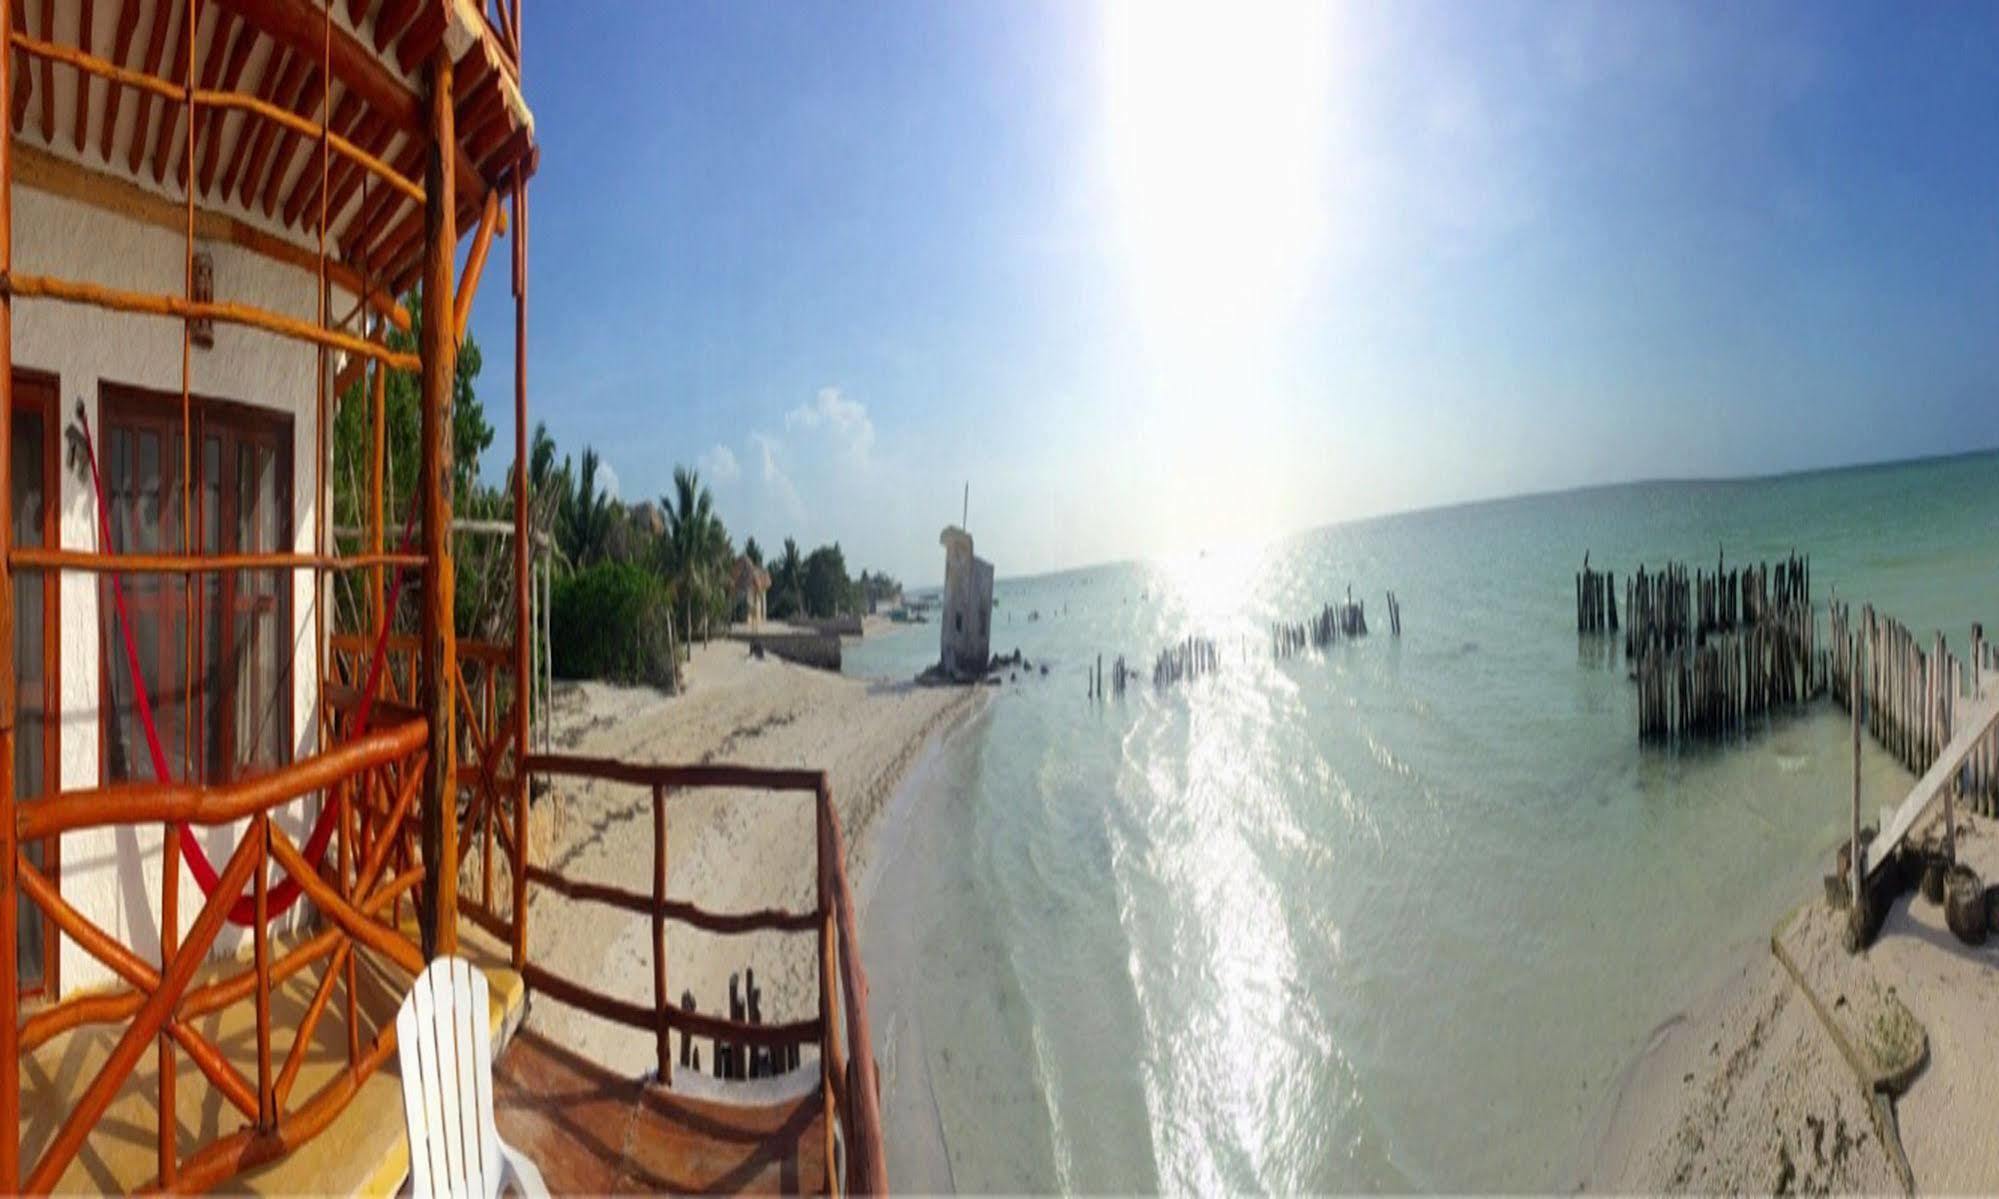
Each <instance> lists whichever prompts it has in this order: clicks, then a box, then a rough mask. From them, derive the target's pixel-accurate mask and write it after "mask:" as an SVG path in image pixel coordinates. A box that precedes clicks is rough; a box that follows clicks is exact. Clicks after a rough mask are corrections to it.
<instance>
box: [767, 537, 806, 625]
mask: <svg viewBox="0 0 1999 1199" xmlns="http://www.w3.org/2000/svg"><path fill="white" fill-rule="evenodd" d="M767 603H768V605H769V608H770V618H771V619H772V620H787V619H789V618H791V617H793V616H796V615H798V614H799V612H800V611H801V610H802V609H803V608H804V607H805V560H804V559H803V558H802V557H800V556H799V553H798V542H797V541H795V540H793V539H792V538H789V537H787V538H785V539H784V553H783V555H782V556H780V557H779V558H778V559H777V561H776V562H775V563H774V564H773V566H772V569H771V572H770V596H769V598H768V600H767Z"/></svg>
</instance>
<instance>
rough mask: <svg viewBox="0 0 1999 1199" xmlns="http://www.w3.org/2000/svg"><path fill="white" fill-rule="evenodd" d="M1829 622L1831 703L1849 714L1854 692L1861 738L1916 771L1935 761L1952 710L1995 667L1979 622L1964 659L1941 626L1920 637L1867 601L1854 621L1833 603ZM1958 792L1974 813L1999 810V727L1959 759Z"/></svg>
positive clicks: (1996, 658)
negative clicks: (1868, 738) (1948, 642)
mask: <svg viewBox="0 0 1999 1199" xmlns="http://www.w3.org/2000/svg"><path fill="white" fill-rule="evenodd" d="M1828 624H1829V631H1830V634H1831V640H1832V648H1831V651H1830V653H1829V662H1828V667H1827V674H1828V676H1829V679H1830V685H1829V688H1828V690H1829V691H1830V693H1831V695H1832V698H1833V701H1834V702H1835V703H1837V704H1839V706H1840V707H1841V708H1843V709H1845V710H1847V711H1849V712H1850V711H1852V710H1853V704H1854V702H1855V698H1856V695H1857V697H1858V699H1859V702H1860V705H1861V713H1862V715H1863V716H1864V718H1865V719H1864V721H1863V723H1864V725H1865V727H1866V729H1867V733H1868V735H1869V736H1871V737H1873V738H1874V741H1875V743H1876V744H1878V745H1879V746H1881V748H1882V749H1884V750H1886V751H1887V752H1888V753H1889V754H1891V755H1892V756H1893V757H1894V758H1895V760H1896V761H1898V762H1900V763H1901V764H1902V765H1903V766H1905V767H1907V768H1908V769H1909V771H1910V772H1912V773H1914V774H1917V775H1920V774H1922V773H1923V772H1924V771H1926V770H1928V769H1929V768H1930V766H1931V765H1933V764H1934V763H1935V762H1936V760H1937V758H1938V756H1939V755H1941V754H1942V753H1943V750H1944V747H1945V746H1947V745H1949V744H1950V741H1951V738H1952V737H1953V736H1954V735H1955V733H1956V729H1957V724H1958V717H1959V714H1960V713H1961V712H1962V711H1963V710H1964V709H1965V708H1966V706H1968V705H1969V704H1970V703H1971V702H1972V701H1974V700H1975V699H1976V698H1977V697H1978V695H1979V694H1980V691H1981V690H1982V689H1984V688H1986V687H1989V686H1991V685H1993V684H1992V683H1989V682H1988V680H1989V679H1991V677H1992V675H1993V674H1994V672H1995V671H1999V652H1995V648H1994V646H1992V645H1991V644H1989V643H1988V642H1987V641H1986V640H1985V628H1984V626H1983V625H1980V624H1974V625H1972V626H1971V643H1970V651H1969V656H1968V657H1969V660H1968V661H1967V660H1966V659H1962V658H1959V657H1958V656H1957V655H1956V654H1953V653H1951V652H1950V647H1949V646H1947V645H1946V644H1945V643H1944V639H1943V633H1942V632H1941V631H1937V632H1934V633H1932V635H1931V637H1930V639H1929V640H1928V641H1927V642H1925V641H1924V640H1923V639H1922V638H1921V637H1919V636H1918V635H1917V634H1916V633H1915V632H1913V631H1912V630H1911V629H1909V628H1908V626H1906V625H1904V624H1902V623H1901V622H1900V621H1897V620H1894V619H1892V618H1890V617H1887V616H1885V615H1883V614H1881V613H1879V612H1877V611H1875V610H1874V606H1873V605H1872V604H1863V605H1861V609H1860V613H1859V618H1858V619H1857V620H1856V619H1854V616H1853V612H1852V609H1851V606H1850V605H1848V604H1847V603H1845V602H1843V601H1839V600H1835V601H1833V603H1832V604H1831V605H1830V612H1829V621H1828ZM1856 654H1858V655H1859V661H1860V665H1859V669H1858V671H1857V672H1856V670H1855V666H1854V660H1855V655H1856ZM1856 673H1857V675H1858V678H1857V679H1856V677H1855V676H1856ZM1958 789H1959V792H1960V794H1962V795H1963V796H1964V797H1965V798H1966V800H1967V801H1968V802H1969V803H1970V804H1971V806H1972V810H1973V811H1975V812H1978V813H1980V814H1982V815H1987V816H1993V815H1999V732H1996V733H1995V734H1993V735H1992V736H1988V737H1987V738H1986V739H1985V741H1984V743H1983V744H1981V745H1979V746H1978V747H1977V748H1975V749H1974V750H1973V751H1972V753H1971V755H1970V756H1969V757H1968V758H1967V759H1966V760H1965V764H1964V769H1963V771H1962V772H1961V774H1960V776H1959V778H1958Z"/></svg>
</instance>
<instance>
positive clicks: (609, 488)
mask: <svg viewBox="0 0 1999 1199" xmlns="http://www.w3.org/2000/svg"><path fill="white" fill-rule="evenodd" d="M597 490H599V491H601V492H603V493H604V494H605V495H608V496H610V497H611V498H612V499H614V500H615V499H617V498H618V472H617V471H615V470H612V469H611V464H610V463H608V462H605V461H603V460H602V459H599V460H598V462H597Z"/></svg>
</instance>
